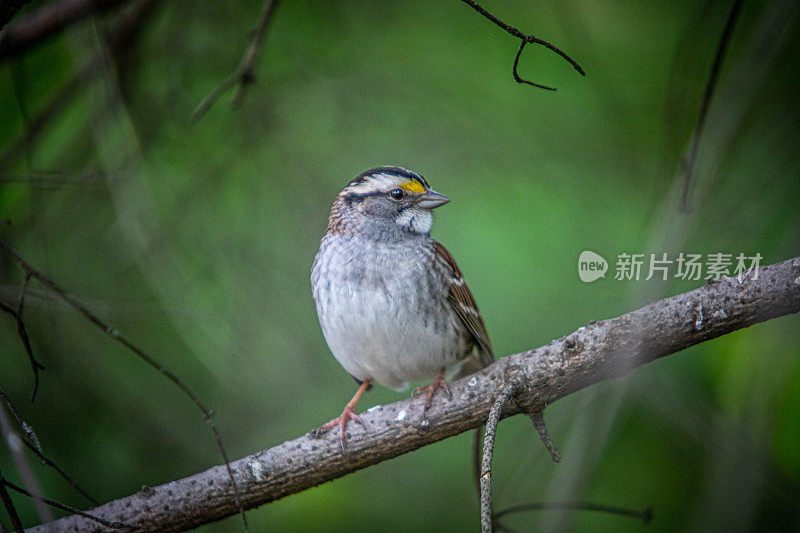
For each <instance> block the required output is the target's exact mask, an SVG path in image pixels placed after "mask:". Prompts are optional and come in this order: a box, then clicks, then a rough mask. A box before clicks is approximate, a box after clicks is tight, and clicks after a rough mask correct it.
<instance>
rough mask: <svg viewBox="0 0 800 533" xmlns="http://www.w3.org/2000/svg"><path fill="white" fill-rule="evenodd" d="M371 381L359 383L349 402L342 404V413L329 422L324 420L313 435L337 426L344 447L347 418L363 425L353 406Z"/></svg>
mask: <svg viewBox="0 0 800 533" xmlns="http://www.w3.org/2000/svg"><path fill="white" fill-rule="evenodd" d="M371 381H372V380H369V379H365V380H364V381H363V382H362V383H361V386H360V387H359V388H358V390H357V391H356V394H355V396H353V399H352V400H350V401H349V402H347V405H345V406H344V410H343V411H342V414H341V415H340V416H337V417H336V418H334V419H333V420H331V421H330V422H326V423H325V424H323V425H322V426H320V427H319V428H318V429H317V430H316V431H314V435H315V436H319V435H322V434H323V433H325V432H326V431H328V430H329V429H331V428H332V427H336V426H339V431H340V432H341V437H342V447H344V441H345V440H347V435H346V434H345V431H344V430H345V427H346V426H347V421H348V420H355V421H356V422H358V423H359V424H361V425H362V426H363V425H364V422H362V421H361V417H359V416H358V415H357V414H356V410H355V407H356V404H357V403H358V399H359V398H361V395H362V394H364V391H366V390H367V389H368V388H369V385H370V383H371Z"/></svg>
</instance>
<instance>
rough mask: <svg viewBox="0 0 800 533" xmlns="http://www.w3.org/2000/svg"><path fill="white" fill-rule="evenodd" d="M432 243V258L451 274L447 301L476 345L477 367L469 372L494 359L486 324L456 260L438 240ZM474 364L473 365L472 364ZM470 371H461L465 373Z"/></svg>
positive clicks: (486, 364)
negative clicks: (477, 352)
mask: <svg viewBox="0 0 800 533" xmlns="http://www.w3.org/2000/svg"><path fill="white" fill-rule="evenodd" d="M433 243H434V258H435V259H437V260H438V261H439V262H440V263H441V264H442V265H443V266H444V268H445V270H446V271H447V272H448V273H450V274H451V276H452V281H451V283H450V289H449V292H448V295H447V301H448V302H450V305H451V307H452V308H453V311H455V313H456V315H457V316H458V318H460V319H461V322H462V323H463V324H464V326H465V327H466V328H467V331H468V332H469V333H470V335H471V336H472V338H473V339H474V341H475V344H476V345H477V346H478V351H479V354H478V361H477V363H478V365H477V368H470V372H474V371H475V370H478V369H479V368H482V367H485V366H488V365H489V364H491V363H492V361H494V352H493V351H492V344H491V342H490V341H489V333H488V332H487V331H486V324H485V323H484V321H483V317H482V316H481V314H480V311H479V310H478V304H477V303H475V298H474V297H473V296H472V292H471V291H470V290H469V287H468V286H467V282H466V281H464V276H463V274H461V270H460V269H459V268H458V265H457V264H456V260H455V259H453V256H452V255H451V254H450V252H448V251H447V248H445V247H444V245H442V244H441V243H440V242H437V241H433ZM473 366H475V365H473ZM470 372H462V375H466V374H467V373H470Z"/></svg>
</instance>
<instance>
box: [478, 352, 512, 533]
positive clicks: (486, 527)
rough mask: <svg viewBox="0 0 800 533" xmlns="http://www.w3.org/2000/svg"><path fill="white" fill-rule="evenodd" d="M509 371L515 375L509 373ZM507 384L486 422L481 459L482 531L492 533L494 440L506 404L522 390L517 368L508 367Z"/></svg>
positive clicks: (498, 396) (493, 405)
mask: <svg viewBox="0 0 800 533" xmlns="http://www.w3.org/2000/svg"><path fill="white" fill-rule="evenodd" d="M509 370H511V371H513V372H514V373H513V374H511V372H508V371H509ZM506 371H507V375H506V379H507V381H506V384H505V385H504V386H503V390H501V391H500V394H498V395H497V399H496V400H495V401H494V403H493V404H492V408H491V409H490V410H489V417H488V418H487V420H486V433H485V434H484V437H483V458H482V459H481V475H480V488H481V531H482V532H483V533H490V532H491V531H492V459H493V458H494V438H495V436H496V435H497V424H499V423H500V415H502V414H503V408H504V407H505V405H506V403H507V402H508V401H509V400H510V399H511V398H512V397H513V396H514V395H515V394H516V393H517V391H518V390H519V389H520V388H522V383H521V382H520V378H519V372H518V371H517V370H516V368H515V367H513V366H512V367H506Z"/></svg>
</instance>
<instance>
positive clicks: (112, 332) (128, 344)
mask: <svg viewBox="0 0 800 533" xmlns="http://www.w3.org/2000/svg"><path fill="white" fill-rule="evenodd" d="M0 249H2V250H4V251H5V252H6V253H8V254H9V255H10V256H11V257H12V258H13V259H14V261H15V262H16V263H17V264H18V265H19V266H20V268H22V270H23V271H24V272H25V276H26V278H27V277H32V278H35V279H36V280H37V281H39V282H40V283H42V284H43V285H44V286H45V287H47V288H48V289H50V290H51V291H53V292H54V293H55V294H56V295H58V297H59V298H60V299H61V300H63V301H64V302H65V303H67V305H69V306H70V307H71V308H73V309H74V310H76V311H78V312H79V313H80V314H81V315H83V317H84V318H85V319H86V320H88V321H89V322H91V323H92V324H94V325H95V326H97V327H98V328H99V329H100V330H102V331H103V332H104V333H105V334H106V335H108V336H109V337H111V338H112V339H113V340H115V341H117V342H119V343H120V344H122V345H123V346H124V347H125V348H127V349H128V350H130V351H131V352H133V353H134V354H135V355H136V356H137V357H139V358H140V359H141V360H143V361H144V362H145V363H147V364H148V365H150V366H151V367H152V368H154V369H155V370H156V371H157V372H159V373H160V374H161V375H163V376H164V377H166V378H167V379H168V380H170V381H171V382H172V383H174V384H175V386H177V387H178V388H179V389H180V390H181V391H182V392H183V393H184V395H186V396H187V397H188V398H189V399H190V400H191V401H192V403H194V404H195V406H197V408H198V409H199V410H200V411H201V413H202V414H203V418H204V419H205V421H206V422H207V423H208V426H209V428H210V429H211V433H212V434H213V435H214V440H215V441H216V444H217V448H218V449H219V451H220V453H221V454H222V458H223V460H224V461H225V466H226V469H227V472H228V478H229V481H230V482H231V484H232V485H233V493H234V497H235V500H236V505H237V509H239V511H240V512H241V515H242V521H243V523H244V526H245V529H247V519H246V518H245V515H244V507H243V506H242V504H241V501H240V498H239V490H238V488H237V486H236V478H235V477H234V475H233V470H232V469H231V466H230V459H229V458H228V453H227V452H226V451H225V447H224V446H223V444H222V437H221V436H220V434H219V431H217V427H216V425H215V424H214V419H213V414H212V412H211V410H210V409H209V408H208V407H206V405H205V404H204V403H203V402H202V400H200V397H199V396H197V394H195V392H194V391H193V390H192V389H190V388H189V386H188V385H186V384H185V383H184V382H183V381H181V380H180V378H178V376H176V375H175V374H173V373H172V372H171V371H170V370H168V369H167V368H165V367H164V366H162V365H161V363H159V362H158V361H156V360H155V359H154V358H153V357H152V356H150V355H149V354H148V353H146V352H145V351H144V350H142V349H141V348H139V347H138V346H136V345H135V344H134V343H133V342H132V341H131V340H129V339H128V338H127V337H125V336H123V335H122V334H121V333H120V332H119V331H118V330H117V329H116V328H114V327H112V326H111V325H110V324H109V323H107V322H106V321H104V320H103V319H102V318H100V317H99V316H97V315H95V314H94V313H92V312H91V311H90V310H89V309H88V308H87V307H85V306H84V305H83V304H81V303H80V302H78V301H77V300H75V298H73V297H72V296H70V295H69V294H67V292H66V290H64V289H63V288H62V287H61V286H59V285H58V284H56V283H55V282H54V281H53V280H51V279H50V278H48V277H47V276H45V275H44V274H42V273H41V272H39V271H38V270H36V269H35V268H33V267H32V266H31V265H30V264H28V262H27V261H25V259H24V258H23V257H22V256H21V255H20V254H19V252H17V251H16V250H15V249H14V248H12V247H11V245H10V244H8V243H7V242H6V241H5V240H3V239H0Z"/></svg>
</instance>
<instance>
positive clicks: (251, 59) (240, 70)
mask: <svg viewBox="0 0 800 533" xmlns="http://www.w3.org/2000/svg"><path fill="white" fill-rule="evenodd" d="M277 4H278V0H265V1H264V4H263V5H262V6H261V16H259V18H258V25H257V26H256V29H255V31H254V32H253V38H252V39H251V40H250V44H249V45H248V46H247V48H246V49H245V51H244V54H243V55H242V59H240V60H239V66H238V67H236V71H235V72H234V73H233V74H231V75H230V76H228V77H227V78H226V79H225V80H224V81H223V82H222V83H220V84H219V85H217V86H216V87H215V88H214V90H213V91H211V93H210V94H209V95H208V96H206V97H205V98H204V99H203V101H202V102H200V103H199V104H197V107H195V109H194V111H192V117H191V119H192V120H193V121H197V120H200V118H201V117H202V116H203V115H204V114H205V112H206V111H208V108H209V107H211V106H212V105H213V104H214V102H216V101H217V99H218V98H219V97H220V96H222V95H223V93H225V92H226V91H228V89H230V88H231V87H233V86H234V85H236V86H238V89H237V91H236V94H235V95H234V97H233V101H232V102H231V105H232V106H233V107H238V106H239V105H240V104H241V103H242V101H243V100H244V94H245V91H246V90H247V86H248V85H250V84H251V83H253V82H255V81H256V76H255V73H254V72H253V65H254V64H255V62H256V58H257V57H258V52H259V51H260V50H261V41H263V40H264V35H265V34H266V32H267V26H269V21H270V20H272V14H273V13H274V12H275V7H276V6H277Z"/></svg>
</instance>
